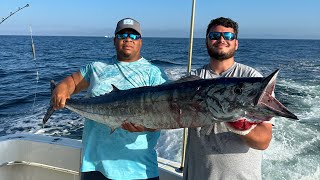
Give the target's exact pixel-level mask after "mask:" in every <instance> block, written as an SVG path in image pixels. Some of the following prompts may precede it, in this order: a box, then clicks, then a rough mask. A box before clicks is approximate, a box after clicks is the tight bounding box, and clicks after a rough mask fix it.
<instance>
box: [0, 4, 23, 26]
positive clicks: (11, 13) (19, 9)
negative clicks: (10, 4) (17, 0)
mask: <svg viewBox="0 0 320 180" xmlns="http://www.w3.org/2000/svg"><path fill="white" fill-rule="evenodd" d="M26 7H29V4H26V5H25V6H23V7H22V8H20V7H19V8H18V10H16V11H15V12H10V15H9V16H7V17H5V18H2V20H1V22H0V24H2V23H3V22H4V21H5V20H7V19H8V18H9V17H11V16H12V15H14V14H15V13H17V12H19V11H21V10H22V9H24V8H26Z"/></svg>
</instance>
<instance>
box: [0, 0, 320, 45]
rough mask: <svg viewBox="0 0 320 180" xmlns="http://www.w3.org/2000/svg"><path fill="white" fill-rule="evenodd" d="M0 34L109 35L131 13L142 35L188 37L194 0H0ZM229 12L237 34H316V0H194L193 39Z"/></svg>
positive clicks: (319, 5) (319, 15)
mask: <svg viewBox="0 0 320 180" xmlns="http://www.w3.org/2000/svg"><path fill="white" fill-rule="evenodd" d="M26 4H30V6H29V7H27V8H25V9H23V10H21V11H20V12H18V13H16V14H15V15H13V16H12V17H10V18H8V19H7V20H6V21H5V22H3V23H2V24H0V35H28V34H29V25H31V26H32V29H33V34H34V35H62V36H71V35H72V36H105V35H113V32H114V28H115V25H116V23H117V21H118V20H120V19H122V18H124V17H133V18H134V19H136V20H138V21H139V22H140V23H141V26H142V33H143V36H144V37H186V38H188V37H189V31H190V19H191V5H192V0H161V1H160V0H136V1H130V0H121V1H118V0H104V1H103V0H86V1H85V0H0V18H1V19H2V18H4V17H6V16H8V15H9V14H10V12H14V11H16V10H17V9H18V7H23V6H24V5H26ZM220 16H224V17H230V18H232V19H234V20H235V21H237V22H238V23H239V26H240V29H239V31H240V32H239V37H240V38H275V39H279V38H280V39H283V38H289V39H320V1H319V0H268V1H267V0H265V1H259V0H228V1H221V0H220V1H218V0H197V1H196V11H195V34H194V36H195V37H196V38H203V37H204V36H205V30H206V28H207V24H208V23H209V21H210V20H211V19H213V18H216V17H220Z"/></svg>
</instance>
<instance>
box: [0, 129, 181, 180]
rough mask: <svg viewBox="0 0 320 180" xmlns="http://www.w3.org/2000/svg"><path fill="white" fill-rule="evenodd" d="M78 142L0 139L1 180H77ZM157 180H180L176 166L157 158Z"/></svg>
mask: <svg viewBox="0 0 320 180" xmlns="http://www.w3.org/2000/svg"><path fill="white" fill-rule="evenodd" d="M80 153H81V141H79V140H74V139H68V138H60V137H50V136H44V135H30V134H14V135H8V136H3V137H0V177H1V180H40V179H41V180H43V179H45V180H51V179H52V180H56V179H61V180H78V179H80V175H79V169H80ZM158 165H159V172H160V179H165V180H181V179H182V173H180V172H177V171H176V170H177V169H178V167H179V165H180V164H179V163H177V162H173V161H170V160H166V159H163V158H159V157H158Z"/></svg>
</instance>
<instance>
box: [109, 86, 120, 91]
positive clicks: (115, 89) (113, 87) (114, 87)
mask: <svg viewBox="0 0 320 180" xmlns="http://www.w3.org/2000/svg"><path fill="white" fill-rule="evenodd" d="M111 86H112V92H117V91H120V89H119V88H117V87H116V86H115V85H113V84H111Z"/></svg>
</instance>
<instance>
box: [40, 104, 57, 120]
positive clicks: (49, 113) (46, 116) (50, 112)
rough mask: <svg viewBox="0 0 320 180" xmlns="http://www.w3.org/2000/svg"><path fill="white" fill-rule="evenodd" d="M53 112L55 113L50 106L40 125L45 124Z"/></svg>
mask: <svg viewBox="0 0 320 180" xmlns="http://www.w3.org/2000/svg"><path fill="white" fill-rule="evenodd" d="M54 112H55V110H54V109H53V106H52V105H50V107H49V108H48V110H47V112H46V114H45V115H44V118H43V119H42V124H45V123H46V122H47V121H48V120H49V118H50V117H51V115H52V114H53V113H54Z"/></svg>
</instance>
